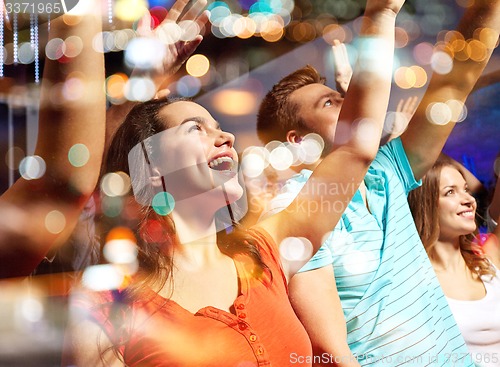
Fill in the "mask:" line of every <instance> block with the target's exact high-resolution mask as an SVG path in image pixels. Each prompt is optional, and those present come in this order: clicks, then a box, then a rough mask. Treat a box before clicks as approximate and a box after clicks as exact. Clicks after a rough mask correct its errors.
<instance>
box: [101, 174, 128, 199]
mask: <svg viewBox="0 0 500 367" xmlns="http://www.w3.org/2000/svg"><path fill="white" fill-rule="evenodd" d="M130 186H131V184H130V177H129V175H127V174H126V173H125V172H110V173H107V174H106V175H105V176H104V177H103V178H102V180H101V190H102V192H104V194H106V195H107V196H111V197H115V196H123V195H126V194H127V193H128V192H129V191H130Z"/></svg>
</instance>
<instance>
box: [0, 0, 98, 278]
mask: <svg viewBox="0 0 500 367" xmlns="http://www.w3.org/2000/svg"><path fill="white" fill-rule="evenodd" d="M84 1H91V0H82V1H81V2H82V3H83V2H84ZM65 17H73V18H74V19H76V16H70V15H66V16H65ZM73 22H74V20H73V21H72V22H71V23H73ZM100 27H101V18H100V15H98V14H93V15H88V14H87V15H85V16H82V17H81V19H80V21H79V22H77V24H75V25H73V26H68V25H67V24H65V23H64V22H63V17H59V18H57V19H54V20H53V21H52V24H51V34H50V37H51V38H54V37H59V38H62V39H66V38H67V37H69V36H74V35H77V36H79V37H80V38H81V40H82V42H83V50H82V51H81V52H80V54H79V55H78V56H76V57H74V58H71V59H70V61H69V62H68V63H65V64H61V63H59V62H58V61H57V60H56V61H53V60H49V59H47V60H46V62H45V68H44V74H43V79H42V87H41V101H40V115H39V116H40V117H39V135H38V142H37V147H36V150H35V155H38V156H40V157H41V158H42V159H43V161H44V162H45V164H46V171H45V174H43V176H41V177H40V178H37V179H32V180H27V179H24V178H20V179H19V180H17V181H16V182H15V183H14V185H13V186H12V187H11V188H10V189H9V190H7V191H6V192H5V194H4V195H2V197H1V198H0V218H1V222H0V263H1V264H2V266H1V267H0V277H14V276H26V275H28V274H30V273H31V272H32V271H33V269H34V268H35V267H36V266H37V265H38V263H39V262H40V261H41V260H42V259H43V257H44V256H45V255H46V254H47V252H48V251H49V250H50V249H52V248H54V247H57V246H59V245H61V244H63V243H64V242H65V241H66V240H67V239H68V237H69V235H70V234H71V231H72V229H73V227H74V226H75V224H76V222H77V220H78V216H79V214H80V212H81V210H82V209H83V206H84V204H85V202H86V201H87V199H88V198H89V196H90V194H91V193H92V191H93V190H94V187H95V185H96V183H97V179H98V175H99V168H100V165H101V159H102V152H103V147H104V120H105V95H104V93H103V92H102V87H103V83H104V58H103V55H102V53H100V52H96V51H95V50H94V48H93V47H92V40H93V38H94V36H95V35H96V34H98V32H100ZM75 72H76V73H77V74H76V75H85V78H82V79H80V81H81V82H82V83H83V84H82V85H83V89H82V90H81V92H82V97H81V98H79V99H78V100H72V99H65V100H64V99H63V102H62V103H60V104H57V105H55V103H54V97H53V95H54V89H53V88H54V85H55V84H57V83H63V82H65V81H66V78H67V76H68V75H71V74H72V73H75ZM73 75H75V74H73ZM51 95H52V98H51ZM60 98H64V97H63V96H61V97H60ZM87 157H88V159H87Z"/></svg>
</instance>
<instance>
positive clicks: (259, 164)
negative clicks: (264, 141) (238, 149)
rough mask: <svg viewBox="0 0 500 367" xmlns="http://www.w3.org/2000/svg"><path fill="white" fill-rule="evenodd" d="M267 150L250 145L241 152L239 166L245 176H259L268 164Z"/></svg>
mask: <svg viewBox="0 0 500 367" xmlns="http://www.w3.org/2000/svg"><path fill="white" fill-rule="evenodd" d="M268 159H269V151H268V150H267V149H265V148H261V147H250V148H247V149H245V151H244V152H243V158H242V160H241V167H242V170H243V174H244V175H245V176H247V177H251V178H254V177H258V176H260V175H261V174H262V173H263V172H264V170H265V169H266V167H267V166H268V165H269V161H268Z"/></svg>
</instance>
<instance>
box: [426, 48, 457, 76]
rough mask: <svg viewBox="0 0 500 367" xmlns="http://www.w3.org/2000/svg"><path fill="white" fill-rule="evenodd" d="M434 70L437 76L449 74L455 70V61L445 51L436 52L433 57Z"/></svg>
mask: <svg viewBox="0 0 500 367" xmlns="http://www.w3.org/2000/svg"><path fill="white" fill-rule="evenodd" d="M431 66H432V70H434V72H436V73H437V74H448V73H449V72H450V71H451V69H453V59H452V58H451V56H450V55H448V54H447V53H446V52H443V51H436V52H434V53H433V55H432V57H431Z"/></svg>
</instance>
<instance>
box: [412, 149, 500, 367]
mask: <svg viewBox="0 0 500 367" xmlns="http://www.w3.org/2000/svg"><path fill="white" fill-rule="evenodd" d="M464 177H465V176H464V173H463V172H462V170H461V167H460V166H459V165H458V164H457V163H456V162H454V161H453V160H451V159H450V158H448V157H446V156H442V157H440V159H439V160H438V161H437V162H436V164H435V165H434V166H433V167H432V168H431V170H430V171H429V172H428V173H427V175H426V176H425V177H424V178H423V184H422V187H420V188H418V189H416V190H414V191H412V192H411V193H410V195H409V197H408V202H409V204H410V207H411V210H412V214H413V217H414V219H415V224H416V226H417V229H418V231H419V234H420V237H421V238H422V242H423V244H424V246H425V249H426V251H427V254H428V255H429V259H430V260H431V263H432V265H433V267H434V270H435V272H436V275H437V277H438V279H439V282H440V283H441V287H442V288H443V291H444V294H445V296H446V298H447V300H448V303H449V305H450V308H451V310H452V312H453V315H454V317H455V319H456V321H457V325H458V327H459V328H460V331H461V332H462V335H463V336H464V339H465V342H466V343H467V346H468V347H469V350H470V352H471V355H472V357H473V359H475V362H476V363H477V364H478V365H480V366H491V367H498V366H500V355H498V350H499V348H500V272H499V271H498V269H497V268H496V266H495V265H494V263H493V262H491V261H490V260H489V259H488V258H487V257H486V256H485V255H484V254H483V253H482V251H481V249H480V248H479V246H478V244H477V240H476V235H477V228H476V222H475V214H476V201H475V199H474V197H473V196H472V195H471V194H470V192H469V188H468V185H467V182H466V181H465V178H464ZM477 238H479V237H477ZM493 241H494V236H492V237H491V238H490V239H489V240H488V242H493ZM495 247H497V246H495Z"/></svg>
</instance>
